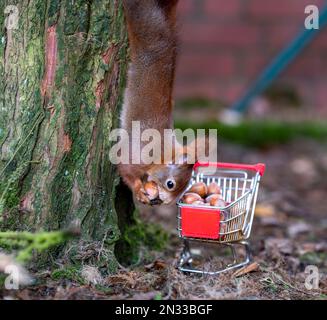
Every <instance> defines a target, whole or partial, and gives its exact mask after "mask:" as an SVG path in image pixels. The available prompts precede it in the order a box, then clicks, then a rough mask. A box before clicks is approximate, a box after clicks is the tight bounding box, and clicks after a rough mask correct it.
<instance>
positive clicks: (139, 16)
mask: <svg viewBox="0 0 327 320" xmlns="http://www.w3.org/2000/svg"><path fill="white" fill-rule="evenodd" d="M177 2H178V0H123V5H124V11H125V16H126V21H127V28H128V36H129V45H130V56H131V63H130V66H129V70H128V80H127V87H126V91H125V97H124V105H123V110H122V114H121V128H122V129H125V130H126V131H127V132H128V133H129V141H128V142H129V144H130V145H132V144H133V143H140V144H141V149H142V146H144V143H143V142H142V141H135V140H133V136H132V134H131V132H132V123H133V121H140V128H141V132H142V131H144V130H146V129H156V130H158V131H159V132H160V134H161V136H162V137H163V136H164V130H165V129H173V119H172V110H173V105H172V90H173V84H174V77H175V64H176V54H177V35H176V29H175V28H176V27H175V24H176V6H177ZM134 139H135V138H134ZM193 147H194V144H193ZM172 148H173V149H174V150H173V154H175V155H177V156H175V159H176V161H173V162H170V161H169V160H167V159H164V157H163V156H162V155H161V156H160V157H161V159H160V161H159V163H158V162H156V163H152V164H144V163H142V162H141V163H140V164H132V163H130V164H120V165H119V166H118V170H119V173H120V175H121V177H122V179H123V181H124V182H125V183H126V184H127V185H128V187H129V188H130V189H131V190H132V192H133V194H134V197H135V198H136V200H138V201H140V202H142V203H144V204H150V205H157V204H169V203H171V202H173V201H174V200H175V199H176V198H177V197H178V195H180V194H181V193H182V191H183V190H184V189H185V188H186V187H187V185H188V183H189V180H190V178H191V174H192V168H193V164H192V163H191V164H189V163H187V162H186V159H187V153H188V150H187V148H189V147H183V146H182V145H181V144H178V143H176V144H175V145H172ZM130 149H131V148H130ZM174 152H175V153H174ZM131 157H132V155H130V158H131ZM180 159H184V160H185V161H182V162H181V161H179V162H177V160H180ZM149 182H150V183H152V184H154V185H156V186H157V189H158V192H157V193H156V195H155V198H153V194H150V193H149V190H147V188H146V184H147V183H149Z"/></svg>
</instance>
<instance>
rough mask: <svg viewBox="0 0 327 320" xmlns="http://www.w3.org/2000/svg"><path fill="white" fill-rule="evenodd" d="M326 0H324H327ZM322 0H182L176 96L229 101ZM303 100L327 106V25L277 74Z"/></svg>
mask: <svg viewBox="0 0 327 320" xmlns="http://www.w3.org/2000/svg"><path fill="white" fill-rule="evenodd" d="M326 2H327V1H326ZM323 3H324V0H180V4H179V22H180V23H179V24H180V38H181V52H180V56H179V62H178V69H177V81H176V96H177V98H181V97H192V96H193V97H194V96H203V97H208V98H212V99H219V100H222V101H225V102H226V103H232V102H234V101H235V100H236V99H238V98H239V97H240V95H242V93H244V92H245V90H246V88H247V87H248V86H249V85H250V84H251V82H252V81H253V80H254V79H255V77H256V76H257V75H258V74H259V72H260V71H261V70H262V68H263V67H264V66H266V64H267V63H268V62H269V61H270V60H271V59H272V58H273V57H274V56H275V55H276V54H277V53H278V52H279V51H280V50H281V49H282V48H283V46H284V45H285V44H287V43H288V42H289V41H291V40H292V39H293V37H294V36H295V35H296V34H297V32H298V30H299V29H300V28H301V27H302V26H303V23H304V19H305V14H304V8H305V6H306V5H309V4H315V5H318V6H319V7H320V8H321V6H322V4H323ZM278 83H280V84H283V83H287V84H288V85H290V86H291V87H292V88H294V90H296V92H297V93H298V95H299V97H300V98H301V101H302V102H303V104H304V105H306V106H310V107H311V108H312V107H314V108H316V109H317V110H322V111H326V109H327V103H326V101H327V29H325V30H322V31H321V32H320V34H319V35H318V37H317V38H316V39H315V40H314V41H313V42H312V43H311V44H310V46H309V47H307V48H306V49H305V51H303V53H302V54H301V55H300V56H299V57H298V58H297V59H296V60H295V61H294V62H293V63H292V65H291V66H289V67H288V68H287V70H286V71H285V72H283V74H282V75H281V76H280V77H279V79H278Z"/></svg>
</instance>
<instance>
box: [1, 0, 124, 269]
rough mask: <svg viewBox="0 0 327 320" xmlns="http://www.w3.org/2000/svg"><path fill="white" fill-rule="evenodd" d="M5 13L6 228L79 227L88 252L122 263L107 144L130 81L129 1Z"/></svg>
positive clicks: (52, 3) (59, 1) (59, 2)
mask: <svg viewBox="0 0 327 320" xmlns="http://www.w3.org/2000/svg"><path fill="white" fill-rule="evenodd" d="M8 5H15V6H17V8H18V13H19V14H18V25H17V28H16V29H15V28H14V29H11V28H10V26H9V27H8V19H9V18H10V17H9V18H8V19H7V20H5V19H6V16H5V15H3V13H4V11H5V9H6V7H7V6H8ZM0 13H1V14H0V27H1V30H0V77H1V82H0V152H1V154H0V157H1V158H0V219H1V222H0V227H1V229H2V230H8V229H10V230H29V231H34V230H37V229H43V230H57V229H63V228H65V227H67V226H69V224H70V223H71V222H72V221H78V222H79V223H80V224H81V232H82V236H81V238H82V239H83V246H81V247H80V250H84V249H85V246H87V245H88V244H90V243H97V244H99V246H100V247H101V248H102V249H103V250H106V251H105V252H106V258H108V254H109V255H110V257H111V258H112V261H114V260H115V259H114V255H113V246H114V243H115V242H116V241H117V239H118V238H119V234H120V232H119V228H118V219H117V214H116V210H115V207H114V198H115V187H116V185H117V183H118V181H119V179H118V177H117V175H116V171H115V168H114V167H113V166H112V165H111V164H110V162H109V158H108V155H109V148H110V143H109V139H108V137H109V133H110V131H111V130H112V128H114V127H115V126H116V124H117V118H118V112H119V106H120V104H121V102H122V90H123V87H124V83H125V73H126V60H127V35H126V30H125V24H124V18H123V11H122V5H121V1H119V0H88V1H86V0H74V1H67V0H47V1H44V0H19V1H17V0H16V1H14V0H5V1H1V3H0ZM9 15H10V13H9ZM5 26H7V28H6V27H5ZM122 201H123V200H122ZM83 248H84V249H83ZM109 260H110V259H109ZM109 267H110V266H109ZM111 267H112V265H111Z"/></svg>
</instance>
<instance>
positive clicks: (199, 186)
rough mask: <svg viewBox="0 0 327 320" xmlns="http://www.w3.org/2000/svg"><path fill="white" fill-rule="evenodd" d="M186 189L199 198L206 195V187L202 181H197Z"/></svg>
mask: <svg viewBox="0 0 327 320" xmlns="http://www.w3.org/2000/svg"><path fill="white" fill-rule="evenodd" d="M188 191H189V192H194V193H197V194H198V195H200V197H201V198H204V197H205V196H206V195H207V192H208V188H207V185H206V184H205V183H204V182H197V183H194V184H193V185H192V186H191V188H190V190H188Z"/></svg>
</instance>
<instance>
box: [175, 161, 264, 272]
mask: <svg viewBox="0 0 327 320" xmlns="http://www.w3.org/2000/svg"><path fill="white" fill-rule="evenodd" d="M264 171H265V165H264V164H262V163H258V164H255V165H248V164H235V163H196V164H195V165H194V168H193V174H192V179H191V181H190V184H189V186H188V188H187V189H186V191H185V192H184V194H185V193H187V192H188V190H189V189H190V188H191V187H192V185H193V184H194V183H196V182H204V183H205V184H206V185H209V184H210V183H212V182H215V183H216V184H217V185H218V186H219V187H220V189H221V196H222V198H223V199H224V202H223V203H225V205H224V207H212V206H209V207H208V206H206V205H198V204H197V205H192V204H186V203H183V202H182V197H183V195H182V196H181V197H180V199H179V201H178V202H177V205H178V216H177V223H178V228H177V229H178V234H179V237H180V238H182V239H183V240H184V247H183V250H182V253H181V256H180V259H179V262H178V266H179V270H181V271H183V272H193V273H200V274H211V275H214V274H219V273H221V272H224V271H227V270H231V269H234V268H238V267H242V266H244V265H246V264H248V263H249V262H250V249H249V244H248V242H247V241H246V240H247V239H248V238H249V236H250V233H251V227H252V222H253V216H254V209H255V205H256V201H257V196H258V189H259V182H260V178H261V177H262V176H263V174H264ZM190 240H192V241H201V242H210V243H215V244H220V245H225V246H228V247H229V248H230V249H231V252H232V256H233V262H232V263H230V264H227V265H225V266H223V267H222V268H220V269H219V270H214V271H206V270H203V269H198V268H195V267H193V266H192V262H193V256H192V254H191V250H190ZM236 245H240V246H242V247H243V248H244V249H245V257H244V259H243V260H240V259H239V258H238V257H237V251H236V248H235V246H236Z"/></svg>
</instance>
